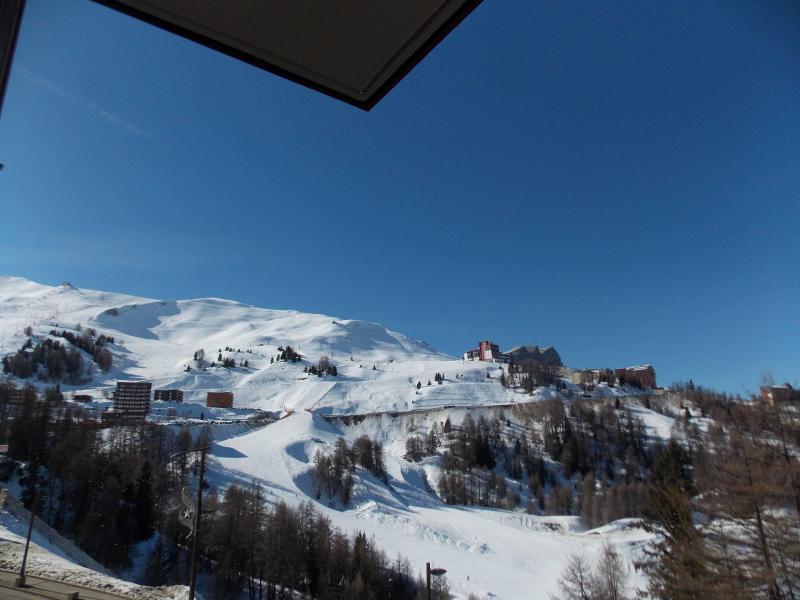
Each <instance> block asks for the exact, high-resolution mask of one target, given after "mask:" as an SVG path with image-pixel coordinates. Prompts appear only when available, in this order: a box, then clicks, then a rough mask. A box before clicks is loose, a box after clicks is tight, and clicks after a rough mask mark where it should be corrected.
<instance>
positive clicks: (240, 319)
mask: <svg viewBox="0 0 800 600" xmlns="http://www.w3.org/2000/svg"><path fill="white" fill-rule="evenodd" d="M78 325H80V327H81V329H82V330H83V331H86V328H93V329H95V330H96V332H97V335H100V334H104V335H107V336H111V337H113V338H114V343H113V344H110V345H109V348H110V349H111V351H112V354H113V366H112V368H111V369H110V370H109V371H108V372H106V373H104V372H102V371H100V370H99V369H93V370H92V374H91V381H88V382H87V383H85V384H82V385H75V386H69V385H62V389H63V390H65V391H66V392H67V398H69V397H70V392H74V391H78V390H84V389H86V390H89V391H90V393H93V395H96V396H97V395H98V394H100V393H102V392H103V391H104V390H110V389H111V388H112V387H113V385H114V382H115V381H116V380H118V379H143V380H148V381H152V382H153V383H154V387H155V388H159V387H178V388H181V389H183V390H184V391H185V393H186V402H184V405H183V406H185V407H186V408H187V410H188V412H187V413H186V414H194V413H192V412H191V410H189V408H190V407H191V406H196V407H197V410H198V411H199V410H200V408H201V406H200V405H201V404H203V403H204V401H205V393H206V391H208V390H232V391H234V394H235V405H236V406H237V407H242V408H243V409H265V410H281V411H283V412H282V414H283V415H284V416H285V418H282V419H281V420H279V421H277V422H275V423H272V424H270V425H267V426H265V427H261V428H256V429H252V428H248V427H240V426H238V425H221V426H219V428H218V429H216V430H215V431H214V437H215V444H214V450H213V456H212V457H211V458H210V461H209V479H210V481H211V483H212V485H214V486H215V487H217V488H218V489H224V487H225V486H227V485H229V484H231V483H234V482H235V483H240V484H241V483H243V482H248V483H249V482H256V483H259V484H261V485H262V486H263V487H264V489H265V491H266V493H267V496H268V498H269V499H270V500H271V501H275V502H277V501H285V502H287V503H290V504H297V503H299V502H302V501H309V500H313V501H315V502H316V504H317V507H318V509H319V510H320V511H321V512H323V513H324V514H325V515H326V516H328V517H329V518H330V519H331V521H332V522H333V523H334V525H336V526H337V527H339V528H341V529H343V530H345V531H349V532H353V531H356V530H361V531H365V532H367V533H368V534H369V535H370V536H373V537H374V538H375V540H376V542H377V544H378V545H379V546H380V547H381V548H383V549H384V550H385V551H386V552H387V553H388V554H389V555H390V556H394V555H396V554H397V553H400V554H402V555H404V556H406V557H408V558H409V560H410V561H411V563H412V564H413V565H414V566H415V567H417V568H422V567H424V564H425V562H428V561H432V562H434V563H435V564H436V565H437V566H442V567H445V568H447V570H448V578H449V581H450V584H451V587H452V589H453V591H454V592H455V593H456V595H457V597H461V598H466V597H467V596H468V595H469V594H476V595H477V597H480V598H485V597H491V598H506V599H523V598H525V599H530V598H534V599H537V598H542V599H544V598H547V597H548V594H549V593H550V592H553V591H555V590H556V585H557V579H558V576H559V574H560V572H561V570H562V569H563V567H564V565H565V564H566V562H567V560H568V557H569V554H570V553H574V552H578V553H580V552H584V553H585V554H586V555H587V557H591V556H593V555H596V553H597V552H599V550H600V548H601V547H602V545H603V544H604V543H606V542H610V543H612V544H614V545H615V547H616V548H617V549H618V550H619V551H620V553H621V555H622V556H623V558H624V559H625V561H626V565H627V568H628V569H629V574H630V580H629V581H630V583H631V584H641V582H642V579H641V576H640V575H638V574H637V573H636V572H635V571H634V569H633V567H632V563H633V559H634V558H635V557H636V556H637V555H639V553H640V552H641V547H642V545H643V544H644V543H645V542H646V541H647V540H648V539H650V536H649V534H647V533H645V532H643V531H642V530H641V529H639V528H637V527H635V526H633V525H632V523H631V522H629V521H619V522H615V523H611V524H609V525H606V526H604V527H602V528H599V529H596V530H592V531H586V529H585V527H584V526H583V525H582V524H581V521H580V519H579V518H578V517H572V516H564V517H560V516H541V515H535V514H526V513H525V512H524V510H522V508H521V507H520V508H518V509H517V510H501V509H488V508H477V507H469V508H467V507H457V506H450V505H446V504H444V503H443V502H442V501H441V499H440V498H439V496H438V495H437V493H436V485H437V482H438V476H439V474H440V473H441V469H440V464H439V462H438V459H437V458H436V457H428V458H426V459H424V460H422V461H419V462H409V461H408V460H406V458H405V454H406V445H405V444H406V439H407V438H408V436H409V435H412V434H414V435H420V436H425V435H427V433H428V432H429V431H430V430H431V428H432V427H434V424H436V427H439V428H441V425H442V424H443V423H444V421H445V420H446V419H450V420H451V421H452V423H453V425H454V426H457V425H458V424H459V423H460V422H461V420H462V419H463V418H464V416H465V415H466V414H467V413H469V414H471V415H472V416H473V417H474V418H477V416H479V415H486V416H488V417H491V416H498V415H503V416H502V422H503V423H504V424H507V426H508V427H509V428H510V429H509V431H512V432H513V431H519V425H518V424H517V423H516V422H515V420H514V417H513V415H512V414H511V413H512V412H513V411H511V410H510V409H509V407H510V406H511V405H514V404H517V403H530V402H531V401H536V400H539V399H543V398H547V397H549V396H550V395H552V394H553V392H551V391H550V390H549V389H539V390H537V391H536V392H535V393H534V395H533V396H529V395H526V394H524V393H522V392H521V391H514V390H510V389H507V388H506V387H504V386H502V385H500V382H499V378H500V374H501V371H500V366H499V365H497V364H493V363H481V362H464V361H462V360H461V359H456V358H452V357H449V356H447V355H445V354H442V353H440V352H437V351H436V350H434V349H432V348H430V347H428V346H427V345H426V344H424V343H422V342H418V341H414V340H412V339H410V338H409V337H407V336H405V335H403V334H401V333H397V332H394V331H391V330H389V329H386V328H385V327H383V326H381V325H377V324H374V323H368V322H364V321H355V320H343V319H339V318H334V317H328V316H323V315H315V314H305V313H299V312H295V311H288V310H269V309H263V308H257V307H253V306H247V305H243V304H240V303H237V302H231V301H228V300H221V299H216V298H205V299H194V300H180V301H163V300H152V299H146V298H138V297H133V296H127V295H123V294H114V293H108V292H99V291H92V290H84V289H79V288H76V287H74V286H72V285H69V284H63V285H61V286H56V287H51V286H45V285H40V284H37V283H33V282H31V281H28V280H25V279H20V278H15V277H0V354H2V355H6V354H8V353H11V352H15V351H16V350H18V349H19V348H20V347H21V346H22V345H23V344H25V343H26V341H27V340H28V339H29V337H32V338H34V339H35V340H41V339H45V338H47V337H48V336H49V332H50V330H52V329H65V328H66V329H68V330H71V331H77V328H78ZM28 327H30V329H28V331H27V332H26V329H27V328H28ZM29 334H30V335H29ZM287 345H290V346H292V347H293V348H294V349H295V350H297V351H298V352H300V353H301V354H302V355H303V360H302V361H300V362H298V363H292V362H284V361H273V360H271V359H273V358H274V357H275V356H276V355H277V354H278V352H279V351H278V348H279V347H286V346H287ZM226 348H228V349H232V350H226ZM199 349H203V350H204V351H205V356H206V361H207V364H208V365H209V366H207V368H206V369H205V370H203V369H202V368H197V363H196V362H195V361H194V360H193V359H194V355H195V352H196V351H197V350H199ZM220 350H221V354H222V356H223V358H233V359H234V360H235V362H236V364H237V365H240V364H242V363H243V362H244V361H245V360H246V361H247V366H246V367H245V366H236V367H234V368H224V367H220V366H215V367H211V366H210V363H211V361H217V360H218V357H219V354H220ZM323 355H324V356H327V357H329V359H330V361H331V362H332V363H333V364H335V365H336V366H337V369H338V376H328V375H326V376H323V377H318V376H316V375H310V374H308V373H307V372H305V371H306V370H307V368H308V367H309V366H310V365H312V364H314V363H316V362H317V361H318V360H319V358H320V357H321V356H323ZM90 361H91V359H90V358H89V357H87V362H90ZM187 366H188V367H190V368H191V370H188V371H187V370H186V367H187ZM436 373H443V374H444V375H445V377H446V379H445V381H444V383H443V384H438V383H437V382H436V380H435V375H436ZM429 381H430V382H431V385H430V386H429V385H428V382H429ZM418 382H419V383H421V387H420V389H419V390H418V389H417V383H418ZM41 385H45V384H41ZM155 404H159V403H155ZM202 408H203V409H204V410H205V407H204V406H203V407H202ZM632 410H635V411H636V413H637V416H639V417H640V418H642V419H643V421H644V423H645V424H646V426H647V428H648V430H649V431H650V433H651V435H653V436H654V437H664V436H666V435H669V431H670V429H671V427H672V425H673V424H674V423H675V421H676V419H674V418H673V417H672V416H670V415H668V414H667V415H665V414H658V413H655V412H653V411H650V410H647V409H645V408H644V407H642V406H632ZM502 411H507V412H505V413H503V412H502ZM195 412H197V411H195ZM370 413H372V415H371V416H369V417H367V418H365V419H363V420H362V419H351V420H349V421H348V420H345V419H344V418H343V417H344V416H347V415H353V414H358V415H366V414H370ZM337 416H338V417H337ZM165 426H169V425H165ZM515 428H516V429H515ZM361 435H367V436H369V437H370V438H372V439H375V440H377V441H379V442H381V444H383V447H384V450H385V453H386V457H385V463H386V471H387V475H388V483H387V484H384V483H383V482H381V481H379V480H378V479H376V478H374V477H372V476H371V475H370V474H369V473H368V472H365V471H363V470H359V471H358V473H357V477H356V480H355V486H354V489H353V494H352V499H351V502H350V504H349V505H348V506H347V507H343V506H341V505H339V504H337V503H335V502H333V503H332V502H326V501H325V500H324V499H322V500H317V499H316V498H315V494H314V489H313V487H314V486H313V474H312V469H313V459H314V455H315V453H316V452H317V451H321V452H323V453H325V452H331V451H332V449H333V448H334V446H335V443H336V440H337V439H338V438H339V437H341V436H344V437H345V439H347V440H348V441H349V442H350V443H352V442H353V441H354V440H355V439H356V438H357V437H359V436H361ZM520 491H521V492H522V491H523V490H522V488H521V487H520ZM523 493H525V492H523Z"/></svg>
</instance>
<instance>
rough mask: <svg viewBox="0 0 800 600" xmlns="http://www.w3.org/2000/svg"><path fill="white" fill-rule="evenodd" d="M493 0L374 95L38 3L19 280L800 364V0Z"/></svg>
mask: <svg viewBox="0 0 800 600" xmlns="http://www.w3.org/2000/svg"><path fill="white" fill-rule="evenodd" d="M755 4H756V3H752V2H733V1H731V0H724V1H720V2H699V3H698V2H688V1H687V2H668V3H663V2H661V3H658V2H622V3H608V2H602V3H598V2H592V1H586V2H568V3H565V2H561V1H552V2H528V1H512V0H506V1H504V2H497V1H495V2H492V1H487V2H485V3H484V4H483V5H482V6H480V7H479V8H478V9H477V10H476V11H475V12H474V13H473V14H472V15H471V17H470V18H469V19H467V21H466V22H464V23H463V24H462V25H461V26H460V27H459V28H458V29H457V30H456V31H455V32H454V33H453V34H452V35H451V36H450V37H449V38H448V39H447V40H445V42H444V43H442V44H441V45H440V46H439V47H437V48H436V49H435V50H434V51H433V52H432V53H431V54H430V55H429V56H428V57H427V58H426V60H425V61H424V62H423V63H422V64H421V65H419V66H418V67H417V68H416V69H415V70H414V71H413V72H412V73H411V74H410V75H409V76H408V77H407V79H406V80H404V81H403V82H402V83H401V84H400V85H399V86H398V87H396V88H395V89H394V91H393V92H392V93H391V94H390V95H389V96H388V97H387V98H385V99H384V100H383V101H382V102H381V103H380V104H379V105H378V106H377V107H376V108H375V109H373V111H372V112H370V113H364V112H362V111H360V110H357V109H355V108H352V107H350V106H347V105H345V104H343V103H340V102H337V101H334V100H331V99H329V98H327V97H324V96H322V95H319V94H317V93H314V92H311V91H309V90H307V89H305V88H302V87H300V86H298V85H295V84H292V83H290V82H287V81H284V80H282V79H279V78H277V77H275V76H272V75H270V74H268V73H265V72H262V71H259V70H257V69H255V68H253V67H250V66H248V65H245V64H243V63H239V62H237V61H235V60H233V59H230V58H228V57H226V56H223V55H221V54H217V53H215V52H213V51H211V50H208V49H206V48H203V47H201V46H198V45H195V44H193V43H191V42H188V41H186V40H183V39H181V38H178V37H176V36H173V35H171V34H168V33H165V32H163V31H161V30H159V29H156V28H153V27H151V26H148V25H146V24H144V23H140V22H138V21H134V20H132V19H130V18H128V17H125V16H123V15H121V14H118V13H115V12H112V11H110V10H108V9H106V8H104V7H102V6H99V5H96V4H94V3H92V2H88V1H82V0H80V1H79V0H71V1H66V0H29V2H28V7H27V11H26V14H25V18H24V22H23V28H22V32H21V36H20V40H19V46H18V49H17V55H16V59H15V64H14V72H13V77H12V79H11V82H10V85H9V89H8V93H7V96H6V103H5V107H4V109H3V114H2V118H0V162H3V163H5V165H6V168H5V169H4V170H3V171H2V172H0V214H2V218H0V272H2V273H5V274H12V275H20V276H24V277H29V278H31V279H34V280H37V281H41V282H44V283H50V284H57V283H60V282H61V281H64V280H68V281H71V282H72V283H73V284H75V285H77V286H80V287H89V288H95V289H108V290H115V291H124V292H129V293H133V294H139V295H143V296H150V297H158V298H185V297H195V296H221V297H226V298H232V299H237V300H240V301H242V302H246V303H251V304H257V305H261V306H268V307H274V308H294V309H298V310H303V311H313V312H322V313H326V314H332V315H336V316H340V317H346V318H359V319H366V320H371V321H379V322H382V323H385V324H386V325H388V326H390V327H392V328H394V329H397V330H400V331H403V332H405V333H408V334H409V335H412V336H414V337H417V338H420V339H425V340H426V341H428V342H429V343H430V344H431V345H433V346H435V347H438V348H440V349H442V350H445V351H448V352H451V353H460V352H461V351H462V350H464V349H466V348H469V347H472V346H473V345H474V344H475V342H476V341H477V340H478V339H483V338H491V339H493V340H495V341H497V342H498V343H500V345H501V346H510V345H513V344H518V343H538V344H552V345H555V346H556V348H557V349H558V350H559V352H560V353H561V355H562V357H563V358H564V360H565V362H566V363H567V364H569V365H571V366H576V367H601V366H611V367H613V366H621V365H627V364H637V363H645V362H648V363H652V364H653V365H654V366H655V368H656V372H657V374H658V376H659V380H660V382H662V383H666V384H668V383H670V382H672V381H674V380H678V379H683V380H686V379H690V378H691V379H694V380H695V381H696V382H699V383H702V384H705V385H709V386H713V387H717V388H721V389H725V390H728V391H732V392H739V393H744V392H745V391H747V390H753V389H755V388H756V386H757V382H758V379H759V377H760V375H761V374H762V373H764V372H766V371H771V372H773V373H774V375H775V377H776V379H778V380H780V381H784V380H786V381H790V382H792V383H798V382H799V381H800V233H799V232H800V228H799V227H798V220H800V219H799V218H800V7H799V6H798V5H797V4H796V3H794V2H790V1H785V2H761V3H758V4H759V6H755Z"/></svg>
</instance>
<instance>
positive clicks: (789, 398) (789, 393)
mask: <svg viewBox="0 0 800 600" xmlns="http://www.w3.org/2000/svg"><path fill="white" fill-rule="evenodd" d="M761 399H762V400H763V401H764V402H768V403H769V404H786V403H790V402H798V403H800V390H796V389H794V388H793V387H792V386H791V385H789V384H788V383H785V384H783V385H764V386H761Z"/></svg>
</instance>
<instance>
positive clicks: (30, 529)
mask: <svg viewBox="0 0 800 600" xmlns="http://www.w3.org/2000/svg"><path fill="white" fill-rule="evenodd" d="M37 491H38V490H37V488H36V483H35V482H34V484H33V502H32V503H31V520H30V521H29V522H28V535H27V537H26V538H25V551H24V552H23V553H22V566H21V567H20V568H19V577H17V580H16V581H15V582H14V587H20V588H21V587H25V563H27V562H28V548H30V545H31V535H32V534H33V520H34V519H35V518H36V496H37V493H36V492H37Z"/></svg>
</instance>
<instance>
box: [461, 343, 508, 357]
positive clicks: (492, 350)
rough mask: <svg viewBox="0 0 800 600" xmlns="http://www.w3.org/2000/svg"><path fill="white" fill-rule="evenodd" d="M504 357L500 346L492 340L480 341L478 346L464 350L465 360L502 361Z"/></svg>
mask: <svg viewBox="0 0 800 600" xmlns="http://www.w3.org/2000/svg"><path fill="white" fill-rule="evenodd" d="M504 359H505V357H504V356H503V354H502V353H501V352H500V346H498V345H497V344H495V343H493V342H491V341H490V340H483V341H481V342H478V347H477V348H475V349H474V350H467V351H466V352H464V360H489V361H500V360H504Z"/></svg>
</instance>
